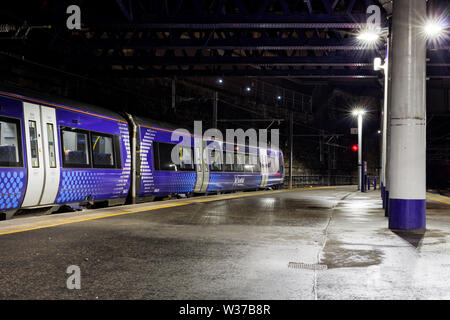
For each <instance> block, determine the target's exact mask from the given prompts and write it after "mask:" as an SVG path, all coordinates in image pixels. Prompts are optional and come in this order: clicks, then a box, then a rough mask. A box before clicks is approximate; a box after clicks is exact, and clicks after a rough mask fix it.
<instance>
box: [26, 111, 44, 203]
mask: <svg viewBox="0 0 450 320" xmlns="http://www.w3.org/2000/svg"><path fill="white" fill-rule="evenodd" d="M23 113H24V126H25V143H26V150H27V166H28V182H27V190H26V193H25V198H24V199H23V203H22V206H23V207H30V206H37V205H38V204H39V201H40V199H41V194H42V189H43V187H44V175H45V173H44V159H43V158H44V157H43V154H42V136H41V119H40V118H41V112H40V107H39V105H36V104H32V103H27V102H24V103H23Z"/></svg>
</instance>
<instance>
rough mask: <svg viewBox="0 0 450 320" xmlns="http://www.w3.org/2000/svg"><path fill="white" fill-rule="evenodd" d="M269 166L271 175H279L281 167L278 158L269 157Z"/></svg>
mask: <svg viewBox="0 0 450 320" xmlns="http://www.w3.org/2000/svg"><path fill="white" fill-rule="evenodd" d="M267 164H268V168H269V173H270V174H274V173H278V172H279V171H280V165H279V163H278V158H275V157H272V156H268V157H267Z"/></svg>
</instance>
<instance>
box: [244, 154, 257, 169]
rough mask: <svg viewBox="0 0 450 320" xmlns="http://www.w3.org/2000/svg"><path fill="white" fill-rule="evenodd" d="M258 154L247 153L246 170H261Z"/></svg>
mask: <svg viewBox="0 0 450 320" xmlns="http://www.w3.org/2000/svg"><path fill="white" fill-rule="evenodd" d="M258 160H259V159H258V156H257V155H254V154H250V155H245V167H244V169H245V172H252V173H253V172H261V168H260V165H259V161H258Z"/></svg>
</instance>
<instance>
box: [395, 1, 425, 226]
mask: <svg viewBox="0 0 450 320" xmlns="http://www.w3.org/2000/svg"><path fill="white" fill-rule="evenodd" d="M426 13H427V12H426V0H395V1H394V2H393V17H392V19H393V20H392V22H393V26H392V40H393V41H392V106H391V112H390V115H389V118H390V122H389V127H390V152H389V162H390V164H389V178H390V179H389V228H390V229H421V228H425V202H426V196H425V193H426V176H425V161H426V90H425V85H426V79H425V76H426V40H425V38H424V37H423V35H421V32H420V27H421V26H420V23H421V21H423V20H424V18H425V17H426Z"/></svg>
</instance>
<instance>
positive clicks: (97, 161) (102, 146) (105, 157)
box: [91, 132, 114, 168]
mask: <svg viewBox="0 0 450 320" xmlns="http://www.w3.org/2000/svg"><path fill="white" fill-rule="evenodd" d="M91 145H92V163H93V165H94V168H114V143H113V137H112V136H110V135H106V134H100V133H94V132H92V133H91Z"/></svg>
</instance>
